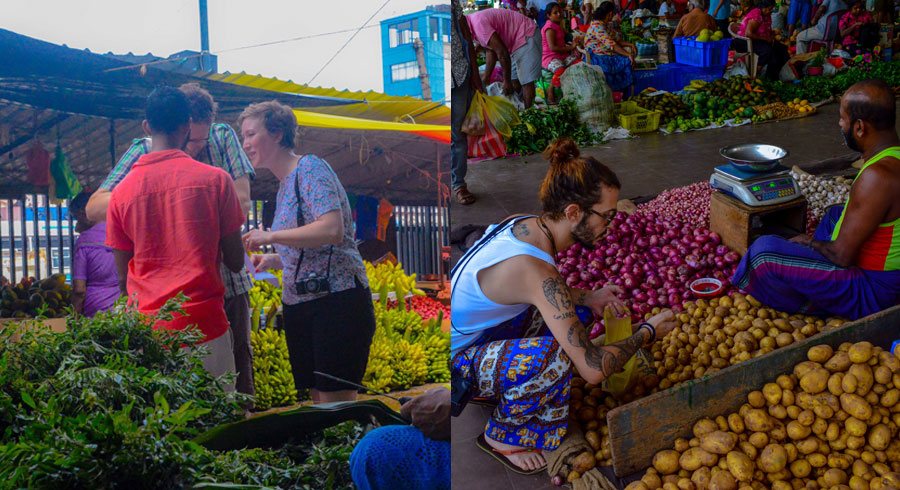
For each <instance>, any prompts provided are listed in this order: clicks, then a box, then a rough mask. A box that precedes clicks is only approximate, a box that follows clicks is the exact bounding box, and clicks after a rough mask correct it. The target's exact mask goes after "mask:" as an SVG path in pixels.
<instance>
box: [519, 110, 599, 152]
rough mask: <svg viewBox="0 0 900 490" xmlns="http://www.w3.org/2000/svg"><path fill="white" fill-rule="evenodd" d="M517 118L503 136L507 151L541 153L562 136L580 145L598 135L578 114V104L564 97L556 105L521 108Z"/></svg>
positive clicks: (585, 143)
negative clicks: (522, 109) (509, 133)
mask: <svg viewBox="0 0 900 490" xmlns="http://www.w3.org/2000/svg"><path fill="white" fill-rule="evenodd" d="M519 118H520V119H521V120H522V124H519V125H517V126H513V129H512V135H511V136H510V137H509V138H507V139H506V151H507V153H519V154H521V155H527V154H529V153H540V152H542V151H544V149H545V148H547V146H548V145H550V143H552V142H553V141H554V140H556V139H557V138H559V137H562V136H566V137H569V138H572V140H574V141H575V142H576V143H578V144H579V145H582V146H589V145H593V144H595V143H598V142H599V136H598V135H595V134H594V133H592V132H591V130H590V128H588V127H587V126H586V125H585V124H584V123H582V122H581V120H580V119H579V118H578V107H577V106H576V105H575V101H574V100H572V99H569V98H565V97H563V98H562V99H561V100H560V101H559V104H558V105H556V106H550V107H549V108H546V109H538V108H536V107H531V108H529V109H528V110H525V111H523V112H520V113H519Z"/></svg>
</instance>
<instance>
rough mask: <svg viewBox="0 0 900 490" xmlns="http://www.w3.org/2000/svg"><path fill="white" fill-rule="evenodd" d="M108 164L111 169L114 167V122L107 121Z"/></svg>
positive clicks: (113, 120)
mask: <svg viewBox="0 0 900 490" xmlns="http://www.w3.org/2000/svg"><path fill="white" fill-rule="evenodd" d="M109 162H110V166H111V167H112V168H115V167H116V120H115V119H110V120H109Z"/></svg>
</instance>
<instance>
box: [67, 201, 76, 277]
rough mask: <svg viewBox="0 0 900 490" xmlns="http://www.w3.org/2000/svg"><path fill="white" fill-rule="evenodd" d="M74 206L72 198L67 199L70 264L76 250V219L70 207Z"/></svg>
mask: <svg viewBox="0 0 900 490" xmlns="http://www.w3.org/2000/svg"><path fill="white" fill-rule="evenodd" d="M71 206H72V200H71V199H67V200H66V216H67V217H68V218H69V265H70V266H71V264H72V257H73V256H74V253H73V251H74V250H75V222H74V221H75V220H73V219H72V213H70V212H69V208H70V207H71Z"/></svg>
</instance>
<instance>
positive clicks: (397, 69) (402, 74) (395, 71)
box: [391, 61, 419, 82]
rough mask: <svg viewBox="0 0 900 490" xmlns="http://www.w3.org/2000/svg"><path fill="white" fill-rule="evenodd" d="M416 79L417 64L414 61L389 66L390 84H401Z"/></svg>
mask: <svg viewBox="0 0 900 490" xmlns="http://www.w3.org/2000/svg"><path fill="white" fill-rule="evenodd" d="M418 77H419V64H418V63H417V62H415V61H407V62H406V63H399V64H396V65H391V81H392V82H402V81H403V80H410V79H412V78H418Z"/></svg>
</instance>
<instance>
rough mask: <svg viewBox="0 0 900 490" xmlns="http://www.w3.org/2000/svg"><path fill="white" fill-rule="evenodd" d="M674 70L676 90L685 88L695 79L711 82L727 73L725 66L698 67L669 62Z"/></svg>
mask: <svg viewBox="0 0 900 490" xmlns="http://www.w3.org/2000/svg"><path fill="white" fill-rule="evenodd" d="M667 66H669V67H671V70H672V72H673V76H672V78H673V84H674V85H675V86H676V87H678V88H677V89H675V91H678V90H681V89H683V88H684V87H685V86H686V85H688V84H689V83H691V81H693V80H703V81H704V82H711V81H713V80H718V79H719V78H722V75H724V73H725V67H723V66H713V67H709V68H698V67H696V66H689V65H683V64H681V63H669V64H668V65H667Z"/></svg>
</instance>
